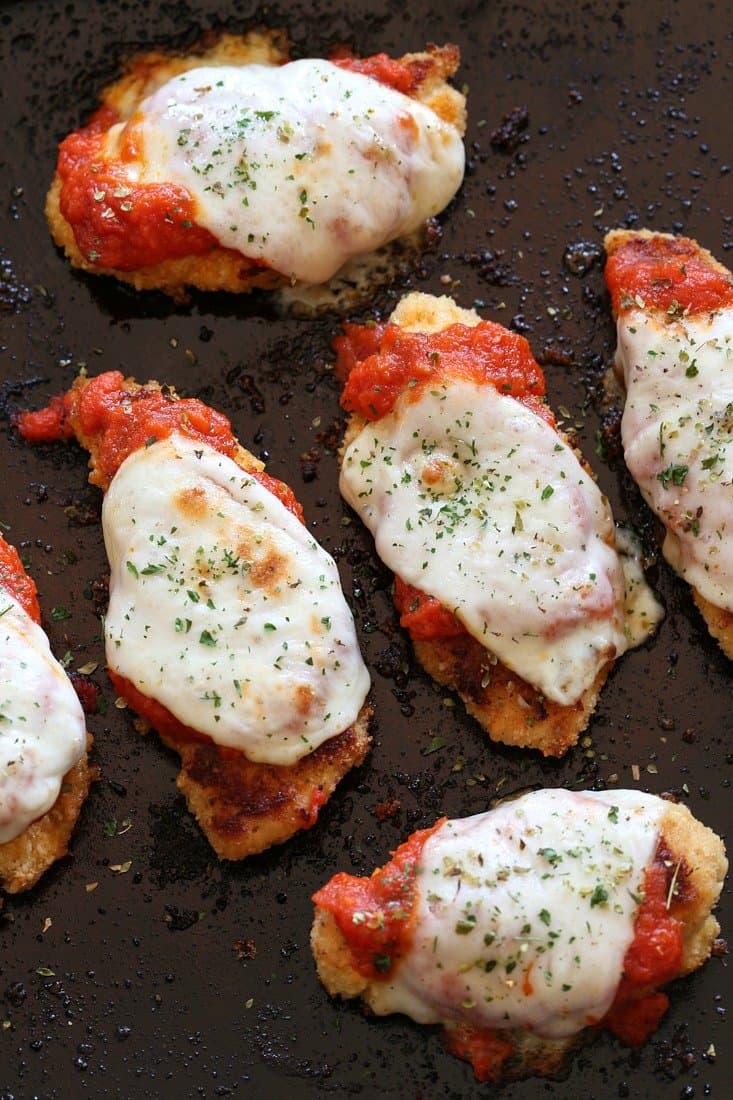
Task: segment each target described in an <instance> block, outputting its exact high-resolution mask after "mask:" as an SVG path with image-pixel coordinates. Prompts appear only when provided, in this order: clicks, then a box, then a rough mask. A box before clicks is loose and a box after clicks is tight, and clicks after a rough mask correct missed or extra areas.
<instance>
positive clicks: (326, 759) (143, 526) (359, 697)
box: [19, 372, 370, 859]
mask: <svg viewBox="0 0 733 1100" xmlns="http://www.w3.org/2000/svg"><path fill="white" fill-rule="evenodd" d="M19 429H20V431H21V434H22V435H23V436H24V437H25V438H26V439H28V440H30V441H33V442H38V441H41V440H52V439H60V438H69V437H75V438H77V439H78V441H79V442H80V443H81V444H82V446H84V447H86V448H87V449H88V450H89V452H90V456H91V457H90V466H91V474H90V481H91V482H92V483H94V484H95V485H98V486H99V487H100V488H101V489H102V490H103V491H104V493H105V498H104V505H103V514H102V522H103V527H104V536H105V544H106V548H107V554H108V558H109V562H110V602H109V608H108V611H107V615H106V618H105V646H106V654H107V664H108V670H109V674H110V677H111V679H112V682H113V684H114V686H115V689H116V690H117V692H118V694H119V695H120V696H121V697H122V698H123V699H125V700H126V701H127V703H128V704H129V705H130V706H131V707H132V709H133V710H135V711H136V712H137V713H138V714H139V715H140V716H141V718H142V719H143V721H144V723H146V725H148V726H152V727H153V728H155V729H156V730H157V732H158V733H159V734H160V736H161V738H162V740H163V741H164V742H165V744H167V745H169V746H170V747H171V748H173V749H175V751H176V752H178V754H179V755H180V758H181V773H180V775H179V777H178V786H179V788H180V789H181V790H182V791H183V793H184V795H185V797H186V800H187V803H188V806H189V808H190V809H191V811H192V812H193V813H194V815H195V816H196V819H197V820H198V822H199V824H200V825H201V827H202V829H203V830H204V832H205V834H206V836H207V837H208V839H209V841H210V843H211V845H212V847H213V848H214V849H215V851H216V852H217V854H218V855H219V856H220V857H221V858H223V859H242V858H243V857H245V856H247V855H250V854H252V853H255V852H259V851H262V850H263V849H265V848H268V847H270V846H271V845H273V844H277V843H280V842H281V841H283V840H286V839H287V838H288V837H290V836H292V834H293V833H295V832H297V831H298V830H300V829H304V828H309V827H310V826H311V825H313V824H314V823H315V821H316V818H317V815H318V811H319V809H320V807H321V806H322V805H323V804H324V803H325V802H326V801H327V800H328V798H329V797H330V795H331V793H332V792H333V790H334V787H335V786H336V784H337V783H338V782H339V780H340V779H342V778H343V776H344V775H345V774H346V773H347V772H348V770H349V769H350V768H352V767H354V766H355V765H357V764H360V763H361V762H362V761H363V759H364V757H365V755H366V752H367V750H368V747H369V734H368V721H369V715H370V708H369V705H368V704H367V703H366V702H365V698H366V694H367V691H368V688H369V677H368V674H367V672H366V669H365V667H364V664H363V661H362V659H361V655H360V653H359V648H358V644H357V641H356V635H355V631H354V624H353V620H352V618H351V614H350V612H349V610H348V607H347V606H346V603H345V600H344V597H343V593H342V591H341V587H340V581H339V578H338V573H337V571H336V567H335V564H334V562H333V560H332V559H331V558H330V557H329V556H328V555H327V554H326V553H325V551H324V550H323V549H322V548H321V547H320V546H319V545H318V544H317V543H316V541H315V539H313V538H312V536H311V535H310V534H309V533H308V531H307V529H306V527H305V525H304V522H303V519H302V511H301V509H300V506H299V505H298V503H297V501H296V500H295V498H294V496H293V494H292V492H291V490H290V489H289V488H288V487H287V486H285V485H284V484H283V483H282V482H279V481H277V480H276V479H274V478H271V477H269V475H268V474H266V473H265V472H264V469H263V464H262V463H261V462H259V461H258V460H257V459H256V458H255V457H254V456H253V455H251V454H250V453H249V452H248V451H246V450H245V449H244V448H243V447H241V446H240V445H239V443H238V442H237V440H236V439H235V438H234V436H233V434H232V431H231V427H230V425H229V422H228V420H227V419H226V418H225V417H224V416H222V415H221V414H219V413H216V412H214V411H213V410H212V409H209V408H208V407H207V406H205V405H203V404H202V403H201V402H200V401H197V400H193V399H179V398H178V397H177V396H176V394H175V393H174V392H173V391H172V390H171V389H170V388H169V387H161V386H159V385H158V383H156V382H150V383H148V384H147V385H144V386H141V385H138V384H137V383H136V382H134V381H132V380H131V379H124V378H123V376H122V375H121V374H119V373H117V372H109V373H107V374H103V375H100V376H99V377H97V378H94V379H89V378H87V377H86V376H84V375H82V376H80V377H79V378H78V379H77V381H76V382H75V384H74V386H73V387H72V388H71V389H70V390H69V391H68V392H67V393H66V394H64V395H63V396H62V397H60V398H57V399H56V400H54V401H52V402H51V404H50V405H49V406H48V407H47V408H46V409H42V410H40V411H39V412H36V413H26V414H22V415H21V417H20V419H19Z"/></svg>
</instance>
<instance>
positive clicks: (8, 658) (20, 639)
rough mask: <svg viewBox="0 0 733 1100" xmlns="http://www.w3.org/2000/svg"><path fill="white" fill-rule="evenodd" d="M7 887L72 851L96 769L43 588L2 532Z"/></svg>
mask: <svg viewBox="0 0 733 1100" xmlns="http://www.w3.org/2000/svg"><path fill="white" fill-rule="evenodd" d="M0 693H1V694H0V886H2V888H3V889H4V890H5V891H6V892H7V893H9V894H17V893H19V892H21V891H23V890H29V889H30V888H31V887H32V886H35V884H36V883H37V882H38V880H39V878H40V877H41V875H42V874H43V873H44V872H45V871H47V870H48V868H49V867H50V866H51V864H52V863H54V862H55V861H56V860H57V859H61V857H62V856H64V855H66V853H67V851H68V846H69V840H70V839H71V834H72V832H73V830H74V826H75V825H76V822H77V819H78V817H79V813H80V811H81V807H82V805H83V803H84V801H85V799H86V797H87V795H88V793H89V786H90V783H91V780H92V778H93V769H92V768H91V767H90V765H89V760H88V755H87V750H88V747H89V745H90V744H91V738H90V737H89V736H88V735H87V732H86V726H85V721H84V713H83V711H82V707H81V704H80V702H79V699H78V698H77V695H76V692H75V691H74V688H73V687H72V684H71V681H70V680H69V678H68V676H67V675H66V673H65V672H64V670H63V668H62V667H61V665H60V664H59V662H58V661H57V660H56V659H55V657H54V656H53V654H52V652H51V647H50V645H49V641H48V638H47V637H46V634H45V633H44V631H43V629H42V627H41V613H40V608H39V606H38V598H37V595H36V586H35V584H34V582H33V580H32V578H31V577H29V576H28V574H27V573H26V571H25V569H24V568H23V565H22V563H21V560H20V558H19V556H18V552H17V550H16V549H15V547H14V546H11V545H10V544H9V543H7V542H6V541H5V539H3V538H2V536H0Z"/></svg>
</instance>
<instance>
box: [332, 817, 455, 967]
mask: <svg viewBox="0 0 733 1100" xmlns="http://www.w3.org/2000/svg"><path fill="white" fill-rule="evenodd" d="M445 820H446V819H445V818H441V819H440V821H437V822H436V823H435V825H433V826H432V828H430V829H419V830H418V831H417V832H416V833H413V834H412V836H411V837H410V838H409V839H408V840H406V841H405V843H404V844H401V845H400V847H399V848H398V849H397V850H396V851H395V852H394V854H393V856H392V859H391V860H390V861H389V863H386V864H385V865H384V867H380V868H378V869H377V870H376V871H375V872H374V874H373V875H372V876H371V878H362V877H359V876H357V875H348V874H346V873H345V872H341V873H340V874H337V875H334V877H333V878H332V879H331V880H330V882H327V883H326V885H325V886H324V887H322V889H320V890H319V891H318V892H317V893H316V894H314V895H313V901H314V902H315V904H316V905H317V906H319V908H321V909H326V910H327V911H328V912H330V913H332V914H333V917H334V920H335V921H336V924H337V926H338V929H339V931H340V932H341V935H342V936H343V937H344V939H345V940H346V942H347V944H348V945H349V949H350V951H351V959H352V963H353V966H354V969H355V970H357V971H358V972H359V973H360V974H363V975H364V977H365V978H370V979H384V978H388V977H389V976H390V974H391V973H392V971H393V968H394V967H395V966H396V964H397V963H398V962H399V960H400V958H401V957H402V956H403V955H404V954H405V952H406V951H407V949H408V947H409V945H410V942H411V940H412V935H413V931H414V924H415V908H416V904H417V899H418V893H417V883H416V879H417V874H418V870H419V866H420V855H421V853H422V850H423V847H424V845H425V842H426V840H427V839H428V837H430V836H432V834H433V833H434V832H435V831H436V829H439V828H440V826H441V825H442V824H443V823H444V821H445Z"/></svg>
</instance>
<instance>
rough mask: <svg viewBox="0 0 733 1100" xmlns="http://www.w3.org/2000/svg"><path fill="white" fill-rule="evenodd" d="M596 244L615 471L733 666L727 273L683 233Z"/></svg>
mask: <svg viewBox="0 0 733 1100" xmlns="http://www.w3.org/2000/svg"><path fill="white" fill-rule="evenodd" d="M605 247H606V254H607V257H608V260H607V263H606V282H607V284H608V288H609V291H610V293H611V301H612V306H613V314H614V319H615V320H616V326H617V335H618V345H617V349H616V357H615V362H614V368H615V370H616V373H617V375H618V376H619V379H620V380H621V382H622V383H623V385H624V387H625V391H626V399H625V405H624V411H623V417H622V421H621V438H622V442H623V447H624V457H625V460H626V464H627V466H628V467H629V470H630V472H631V475H632V477H633V478H634V480H635V481H636V483H637V484H638V486H639V488H640V490H641V492H642V495H643V496H644V499H645V500H646V502H647V503H648V504H649V506H650V508H652V510H653V511H654V512H655V513H656V515H657V516H658V517H659V519H660V520H661V521H662V523H663V524H664V526H665V528H666V535H665V540H664V545H663V547H662V552H663V554H664V557H665V558H666V559H667V561H668V562H669V564H670V565H671V566H672V568H673V569H674V570H675V571H676V572H677V573H678V574H679V575H680V576H681V577H682V578H683V579H684V580H686V581H687V583H688V584H689V585H690V586H691V588H692V593H693V596H694V599H695V603H696V604H697V606H698V608H699V609H700V612H701V613H702V615H703V618H704V619H705V622H706V623H707V627H708V630H709V631H710V633H711V634H712V636H713V637H714V638H716V639H717V641H718V642H719V643H720V647H721V649H722V650H723V652H724V653H725V655H726V656H727V657H729V658H731V659H733V442H731V438H732V437H731V431H732V430H733V415H732V413H731V409H732V408H733V366H732V365H731V356H732V355H733V275H731V272H730V271H729V270H728V269H727V268H726V267H724V266H723V264H721V263H719V262H718V261H717V260H716V259H715V258H714V257H713V256H711V254H710V253H709V252H708V251H706V250H705V249H704V248H701V247H700V245H699V244H698V243H697V241H693V240H690V239H689V238H688V237H674V236H672V235H671V234H668V233H654V232H651V231H650V230H647V229H640V230H633V231H632V230H626V229H615V230H613V231H612V232H611V233H609V234H608V235H607V236H606V239H605Z"/></svg>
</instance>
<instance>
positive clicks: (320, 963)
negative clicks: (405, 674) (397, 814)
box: [311, 790, 727, 1081]
mask: <svg viewBox="0 0 733 1100" xmlns="http://www.w3.org/2000/svg"><path fill="white" fill-rule="evenodd" d="M426 832H427V839H426V840H422V842H421V844H420V851H419V852H410V853H409V854H408V855H407V856H405V857H402V856H401V855H400V850H398V851H397V852H396V853H395V862H393V863H392V864H388V865H387V867H386V868H385V869H384V871H376V872H375V873H374V875H373V876H372V878H371V880H370V879H356V878H354V877H353V876H350V875H337V876H335V878H334V879H333V880H332V881H331V882H330V883H328V884H327V885H326V886H325V887H324V888H323V889H322V890H320V891H318V893H317V894H316V895H315V897H314V901H315V903H316V914H315V921H314V924H313V929H312V934H311V942H312V948H313V953H314V956H315V960H316V965H317V968H318V974H319V977H320V979H321V981H322V982H323V984H324V985H325V987H326V989H327V990H328V992H329V993H330V994H331V995H332V996H339V997H357V996H358V997H361V998H362V999H363V1001H364V1003H365V1004H366V1005H367V1006H368V1007H369V1008H370V1009H371V1011H372V1012H374V1013H375V1014H377V1015H385V1014H388V1013H393V1012H402V1013H404V1014H406V1015H408V1016H410V1017H412V1018H413V1019H414V1020H416V1021H417V1022H419V1023H425V1024H440V1025H442V1027H443V1029H444V1032H445V1037H446V1040H447V1042H448V1046H449V1048H450V1049H451V1050H452V1052H453V1053H455V1054H458V1055H459V1056H460V1057H464V1058H467V1059H468V1060H469V1061H471V1062H472V1063H473V1066H474V1070H475V1072H476V1075H477V1077H478V1078H479V1079H480V1080H493V1081H503V1080H509V1079H513V1078H515V1077H521V1076H525V1075H527V1074H542V1075H546V1074H554V1073H556V1072H558V1070H560V1068H561V1067H562V1064H563V1061H564V1059H565V1057H566V1055H567V1054H568V1052H569V1051H570V1050H571V1049H572V1048H573V1047H574V1046H576V1045H577V1044H578V1043H579V1042H580V1041H582V1040H583V1039H584V1038H588V1037H589V1036H590V1035H591V1034H592V1033H593V1031H594V1030H597V1028H596V1025H601V1026H605V1027H608V1028H609V1029H610V1030H611V1031H612V1032H614V1033H615V1034H616V1035H617V1036H618V1037H619V1038H621V1039H622V1040H623V1041H625V1042H627V1043H630V1044H632V1045H637V1044H639V1043H641V1042H643V1041H645V1040H646V1038H648V1036H649V1034H650V1033H651V1031H653V1030H654V1028H655V1027H656V1026H657V1024H658V1022H659V1020H660V1019H661V1017H662V1015H663V1013H664V1012H665V1011H666V1008H667V1004H668V999H667V997H666V994H664V993H662V992H660V986H662V985H663V984H665V983H666V982H668V981H670V980H672V979H674V978H677V977H681V976H683V975H685V974H689V973H690V972H692V971H693V970H696V969H697V968H698V967H699V966H701V965H702V964H703V963H704V962H705V961H706V960H707V959H708V958H709V957H710V954H711V950H712V946H713V943H714V941H715V938H716V936H717V935H718V932H719V925H718V922H717V920H716V919H715V917H714V916H713V914H712V909H713V907H714V906H715V904H716V903H717V900H718V898H719V895H720V891H721V888H722V885H723V879H724V876H725V874H726V871H727V861H726V857H725V849H724V847H723V843H722V841H721V840H720V838H719V837H717V836H716V835H715V833H713V832H712V831H711V830H710V829H708V828H706V827H705V826H704V825H702V824H701V823H700V822H699V821H697V820H696V819H695V818H694V817H693V816H692V815H691V814H690V812H689V810H688V809H687V808H686V807H685V806H682V805H678V804H674V803H671V802H667V801H664V800H662V799H661V798H657V797H655V796H653V795H646V794H643V793H641V792H638V791H605V792H602V793H599V792H571V791H563V790H544V791H536V792H533V793H532V794H529V795H524V796H522V797H520V798H518V799H516V800H514V801H509V802H506V803H502V804H501V805H500V806H499V807H497V808H496V809H494V810H492V811H489V812H488V813H484V814H478V815H476V816H474V817H470V818H465V819H456V820H453V821H445V820H444V821H443V822H442V823H438V825H437V826H436V827H435V828H434V829H433V830H427V831H426ZM418 838H419V839H421V838H420V834H418ZM409 843H410V842H408V844H409ZM650 874H651V875H653V876H654V879H652V878H650V877H649V875H650ZM395 881H396V882H397V887H394V889H393V884H394V882H395ZM394 890H397V891H398V892H399V894H400V903H399V905H398V906H397V908H396V909H395V908H394V907H391V906H390V903H389V902H387V903H385V900H384V898H385V895H389V896H391V894H392V893H393V892H394ZM645 891H647V892H648V896H646V895H645ZM380 914H381V917H380ZM401 926H404V927H401ZM352 929H356V932H357V933H358V932H359V930H361V929H367V930H368V931H367V933H366V937H365V936H361V935H359V936H357V938H354V934H353V933H352ZM650 931H651V932H653V936H654V941H655V946H654V947H653V948H650V947H649V945H648V943H645V938H646V937H647V935H648V934H649V932H650ZM370 936H371V937H373V938H372V939H371V940H370V939H369V937H370ZM365 943H366V944H367V946H366V947H365V946H364V944H365ZM370 943H371V944H372V945H373V947H374V953H373V954H371V953H370V949H369V946H368V945H369V944H370ZM356 945H359V946H356Z"/></svg>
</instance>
